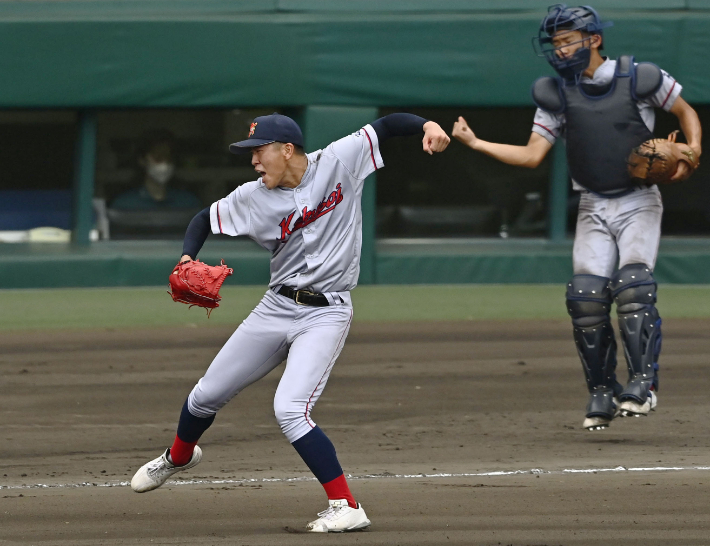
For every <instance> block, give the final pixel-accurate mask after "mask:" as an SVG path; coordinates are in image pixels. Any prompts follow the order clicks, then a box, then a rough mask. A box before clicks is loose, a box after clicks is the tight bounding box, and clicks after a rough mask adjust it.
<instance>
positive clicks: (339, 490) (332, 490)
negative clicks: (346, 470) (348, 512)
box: [322, 474, 357, 508]
mask: <svg viewBox="0 0 710 546" xmlns="http://www.w3.org/2000/svg"><path fill="white" fill-rule="evenodd" d="M322 485H323V489H325V494H326V495H328V500H339V499H345V500H347V501H348V506H350V508H357V503H356V502H355V498H354V497H353V494H352V493H351V492H350V488H349V487H348V482H347V481H345V474H341V475H340V476H338V477H337V478H335V479H334V480H330V481H329V482H328V483H324V484H322Z"/></svg>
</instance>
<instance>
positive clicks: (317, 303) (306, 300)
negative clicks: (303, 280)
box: [278, 285, 330, 307]
mask: <svg viewBox="0 0 710 546" xmlns="http://www.w3.org/2000/svg"><path fill="white" fill-rule="evenodd" d="M278 293H279V294H280V295H281V296H286V297H287V298H289V299H292V300H293V301H295V302H296V303H297V304H298V305H310V306H311V307H328V306H329V305H330V303H329V302H328V298H326V297H325V296H324V295H323V294H319V293H318V292H311V291H310V290H294V289H293V288H289V287H288V286H286V285H284V286H282V287H281V288H280V289H279V292H278Z"/></svg>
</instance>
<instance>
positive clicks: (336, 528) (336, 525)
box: [306, 499, 370, 533]
mask: <svg viewBox="0 0 710 546" xmlns="http://www.w3.org/2000/svg"><path fill="white" fill-rule="evenodd" d="M328 504H330V506H329V507H328V509H327V510H324V511H323V512H320V513H319V514H318V519H317V520H315V521H312V522H310V523H309V524H308V526H307V527H306V529H308V531H310V532H311V533H344V532H346V531H359V530H362V529H366V528H367V527H369V526H370V520H369V519H367V515H365V510H363V509H362V504H360V503H358V505H357V508H351V507H350V505H348V501H346V500H345V499H341V500H329V501H328Z"/></svg>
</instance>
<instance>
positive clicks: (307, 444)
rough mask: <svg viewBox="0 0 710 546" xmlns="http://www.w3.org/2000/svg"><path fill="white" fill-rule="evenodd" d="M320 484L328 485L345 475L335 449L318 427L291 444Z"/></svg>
mask: <svg viewBox="0 0 710 546" xmlns="http://www.w3.org/2000/svg"><path fill="white" fill-rule="evenodd" d="M291 445H292V446H293V447H294V448H296V451H298V454H299V455H300V456H301V459H303V462H304V463H306V465H308V468H310V469H311V472H313V474H314V475H315V477H316V478H318V481H319V482H320V483H328V482H329V481H331V480H334V479H335V478H337V477H338V476H340V475H341V474H342V473H343V469H342V467H341V466H340V463H339V462H338V456H337V455H336V454H335V447H334V446H333V442H331V441H330V440H329V439H328V437H327V436H326V435H325V433H324V432H323V431H322V430H321V429H320V428H318V427H315V428H313V430H311V431H310V432H309V433H308V434H306V435H305V436H302V437H300V438H299V439H298V440H296V441H295V442H293V444H291Z"/></svg>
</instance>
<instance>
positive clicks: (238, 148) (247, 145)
mask: <svg viewBox="0 0 710 546" xmlns="http://www.w3.org/2000/svg"><path fill="white" fill-rule="evenodd" d="M272 142H276V141H275V140H264V139H263V138H250V139H249V140H242V141H241V142H235V143H234V144H230V145H229V151H230V152H232V153H233V154H246V153H249V152H250V151H251V149H252V148H256V147H257V146H263V145H264V144H271V143H272Z"/></svg>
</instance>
